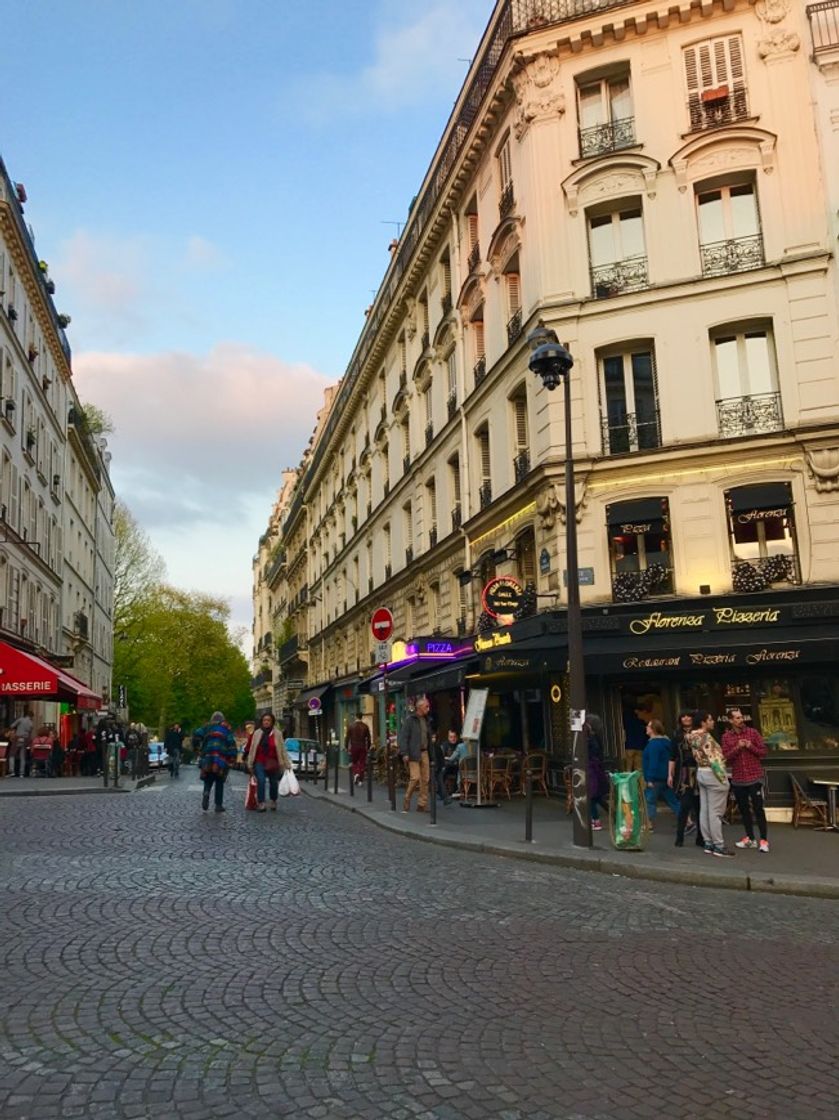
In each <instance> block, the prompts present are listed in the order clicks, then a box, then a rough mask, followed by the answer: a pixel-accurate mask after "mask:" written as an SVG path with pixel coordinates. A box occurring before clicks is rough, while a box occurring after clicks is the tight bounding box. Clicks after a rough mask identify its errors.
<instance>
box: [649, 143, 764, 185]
mask: <svg viewBox="0 0 839 1120" xmlns="http://www.w3.org/2000/svg"><path fill="white" fill-rule="evenodd" d="M776 141H777V137H776V136H775V134H774V133H772V132H767V131H765V130H764V129H757V128H750V127H749V128H743V129H740V130H738V134H737V135H736V136H733V137H732V136H730V137H728V138H718V139H717V138H708V137H703V138H702V139H701V140H699V141H697V140H692V141H691V142H690V143H689V144H686V145H685V146H684V147H683V148H681V149H680V150H679V151H678V152H677V153H676V154H675V155H674V156H673V157H672V158H671V160H670V166H671V167H672V168H673V172H674V174H675V177H676V186H677V187H678V188H679V190H680V191H685V190H687V187H688V183H689V182H690V181H691V180H696V179H703V178H707V177H708V176H710V175H714V174H717V173H719V172H721V171H735V170H741V169H744V168H747V167H757V166H758V164H760V166H761V167H762V168H763V170H764V171H765V172H766V174H767V175H771V174H772V172H773V171H774V170H775V144H776ZM705 149H708V150H707V151H706V150H705ZM703 151H704V154H703V155H699V154H698V153H699V152H703Z"/></svg>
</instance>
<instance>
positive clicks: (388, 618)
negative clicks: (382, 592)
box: [370, 607, 393, 642]
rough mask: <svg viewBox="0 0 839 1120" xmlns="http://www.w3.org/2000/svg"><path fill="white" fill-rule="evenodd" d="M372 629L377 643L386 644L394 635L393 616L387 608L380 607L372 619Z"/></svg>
mask: <svg viewBox="0 0 839 1120" xmlns="http://www.w3.org/2000/svg"><path fill="white" fill-rule="evenodd" d="M370 629H371V630H372V631H373V637H374V638H375V640H376V641H377V642H386V641H387V640H388V638H389V637H390V636H391V634H392V633H393V615H392V614H391V613H390V611H389V610H388V609H387V607H378V608H377V609H376V610H375V611H373V617H372V618H371V619H370Z"/></svg>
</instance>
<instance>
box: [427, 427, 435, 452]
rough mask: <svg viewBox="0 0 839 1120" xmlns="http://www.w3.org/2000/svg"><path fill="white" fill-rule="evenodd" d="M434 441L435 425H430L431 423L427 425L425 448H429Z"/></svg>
mask: <svg viewBox="0 0 839 1120" xmlns="http://www.w3.org/2000/svg"><path fill="white" fill-rule="evenodd" d="M433 439H434V425H433V424H430V423H429V424H426V425H425V446H426V447H428V446H429V445H430V444H431V441H432V440H433Z"/></svg>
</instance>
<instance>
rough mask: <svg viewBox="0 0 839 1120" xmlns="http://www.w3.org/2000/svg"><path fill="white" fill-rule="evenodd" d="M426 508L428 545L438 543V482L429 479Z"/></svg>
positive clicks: (426, 489)
mask: <svg viewBox="0 0 839 1120" xmlns="http://www.w3.org/2000/svg"><path fill="white" fill-rule="evenodd" d="M425 508H426V513H427V514H428V547H429V548H434V546H435V545H436V544H437V483H436V482H435V481H434V479H433V478H432V479H429V481H428V482H427V483H426V486H425Z"/></svg>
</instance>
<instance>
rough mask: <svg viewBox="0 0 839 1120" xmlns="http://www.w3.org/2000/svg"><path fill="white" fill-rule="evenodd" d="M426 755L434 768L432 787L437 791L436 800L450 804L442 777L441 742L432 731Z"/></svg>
mask: <svg viewBox="0 0 839 1120" xmlns="http://www.w3.org/2000/svg"><path fill="white" fill-rule="evenodd" d="M428 757H429V761H430V764H431V766H432V767H433V770H434V788H435V790H436V792H437V800H438V801H442V802H443V804H444V805H451V803H452V799H451V798H450V797H449V795H448V792H447V790H446V784H445V781H444V779H443V776H444V772H445V766H446V756H445V754H444V753H443V744H442V743H441V742H440V740H439V738H438V736H437V733H436V732H434V731H432V733H431V747H430V749H429V752H428Z"/></svg>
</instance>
